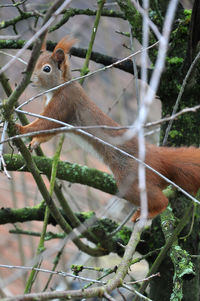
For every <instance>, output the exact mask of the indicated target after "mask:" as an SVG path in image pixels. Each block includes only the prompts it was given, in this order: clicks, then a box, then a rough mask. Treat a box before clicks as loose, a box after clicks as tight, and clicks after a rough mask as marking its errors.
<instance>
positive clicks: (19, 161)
mask: <svg viewBox="0 0 200 301" xmlns="http://www.w3.org/2000/svg"><path fill="white" fill-rule="evenodd" d="M32 158H33V160H34V162H35V164H36V166H37V168H38V169H39V170H40V172H41V173H43V174H45V175H48V176H50V173H51V167H52V159H50V158H46V157H37V156H33V157H32ZM4 160H5V163H6V166H7V169H8V170H10V171H23V172H24V171H29V170H28V167H27V166H26V164H25V160H24V159H23V157H22V156H21V155H13V156H11V155H4ZM57 178H58V179H60V180H65V181H69V182H71V183H80V184H84V185H88V186H91V187H94V188H97V189H100V190H102V191H104V192H108V193H110V194H116V193H117V186H116V183H115V180H114V178H113V176H112V175H109V174H107V173H105V172H101V171H99V170H97V169H95V168H88V167H87V166H81V165H79V164H76V163H73V164H72V163H68V162H62V161H60V162H59V164H58V170H57Z"/></svg>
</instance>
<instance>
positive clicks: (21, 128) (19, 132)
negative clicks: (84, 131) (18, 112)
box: [15, 123, 23, 134]
mask: <svg viewBox="0 0 200 301" xmlns="http://www.w3.org/2000/svg"><path fill="white" fill-rule="evenodd" d="M15 128H16V131H17V133H18V134H23V126H22V125H20V124H18V123H15Z"/></svg>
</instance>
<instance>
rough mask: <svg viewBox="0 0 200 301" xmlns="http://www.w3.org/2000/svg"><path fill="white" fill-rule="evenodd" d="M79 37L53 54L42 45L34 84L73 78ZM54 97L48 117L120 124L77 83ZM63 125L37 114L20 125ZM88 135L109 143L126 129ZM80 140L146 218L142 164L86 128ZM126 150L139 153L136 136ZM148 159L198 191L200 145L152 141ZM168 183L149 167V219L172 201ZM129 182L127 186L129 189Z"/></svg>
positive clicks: (25, 129)
mask: <svg viewBox="0 0 200 301" xmlns="http://www.w3.org/2000/svg"><path fill="white" fill-rule="evenodd" d="M74 43H75V40H73V39H69V38H67V37H64V38H63V39H61V40H60V42H59V43H58V44H57V45H56V47H55V49H54V51H53V53H51V52H48V51H46V48H45V45H43V46H42V50H41V55H40V57H39V59H38V61H37V63H36V67H35V69H34V72H33V75H32V82H33V85H34V86H36V87H37V88H39V89H43V90H47V89H51V88H53V87H55V86H58V85H60V84H62V83H65V82H67V81H69V80H71V73H70V66H69V61H68V54H69V51H70V49H71V47H72V45H73V44H74ZM49 98H50V101H49V102H48V104H47V105H46V106H45V108H44V111H43V112H42V114H41V115H43V116H47V117H50V118H53V119H56V120H59V121H62V122H65V123H68V124H71V125H72V126H94V125H97V126H98V125H99V126H101V125H106V126H111V127H117V126H119V124H118V123H117V122H115V121H114V120H112V119H111V118H110V117H109V116H107V115H106V114H104V113H103V112H102V111H101V110H100V108H99V107H98V106H97V105H96V104H95V103H94V102H93V101H91V100H90V98H89V97H88V96H87V95H86V93H85V91H84V89H83V88H82V86H81V85H80V84H79V83H78V82H77V81H73V82H71V83H69V84H67V85H63V86H62V87H60V88H58V89H57V90H55V91H53V92H52V93H51V94H50V95H49ZM60 126H61V125H60V124H58V123H55V122H53V121H49V120H45V119H41V118H37V119H35V120H34V121H33V122H31V123H30V124H28V125H26V126H21V125H19V124H16V127H17V130H18V132H19V133H20V134H25V133H30V132H34V131H40V130H49V129H53V128H59V127H60ZM86 131H87V132H88V133H90V134H92V135H94V136H96V137H98V138H100V139H102V140H104V141H106V142H109V141H111V140H112V138H113V137H120V136H121V135H123V134H124V133H125V130H123V129H120V130H118V131H115V130H112V129H110V130H106V129H105V128H93V129H92V128H90V129H87V130H86ZM53 135H55V134H40V135H37V136H35V137H33V139H32V141H31V143H30V148H31V149H34V148H36V147H37V146H38V145H39V144H40V143H43V142H46V141H48V140H49V139H51V138H52V137H53ZM69 135H71V136H72V138H75V140H78V141H79V143H80V144H81V145H82V147H86V150H87V149H88V147H89V149H91V150H92V151H94V152H95V153H97V154H98V155H99V156H100V157H101V158H102V159H103V161H104V163H105V164H106V165H108V166H109V168H110V169H111V171H112V173H113V174H114V177H115V180H116V183H117V187H118V191H119V193H120V192H121V194H122V195H123V198H124V199H126V200H128V201H129V202H131V203H133V204H134V205H135V206H137V207H138V210H137V211H136V212H135V213H134V215H133V217H132V221H133V222H135V221H136V220H137V219H138V218H139V217H140V208H139V207H140V193H139V188H138V163H137V162H136V161H134V160H133V159H132V158H129V157H127V156H126V155H124V154H123V153H121V152H119V151H117V150H116V149H113V148H111V147H109V146H108V145H105V144H102V143H100V142H99V141H98V140H95V139H92V137H90V136H85V135H84V134H83V133H81V131H79V132H78V131H75V130H74V131H72V132H70V133H69ZM119 148H120V149H122V150H123V151H125V152H127V153H129V154H130V155H133V156H135V157H138V140H137V138H136V137H133V138H132V139H130V140H129V141H126V142H125V143H123V144H121V145H119ZM145 163H146V164H148V165H149V166H151V167H152V168H154V169H155V170H157V171H158V172H159V173H161V174H162V175H164V176H165V177H167V178H168V179H170V180H171V181H173V182H175V183H176V184H177V185H179V186H180V187H182V188H183V189H185V190H186V191H187V192H189V193H191V194H193V195H195V194H196V193H197V191H198V189H199V188H200V149H198V148H195V147H180V148H175V147H159V146H156V145H153V144H149V143H146V157H145ZM167 185H168V183H167V182H166V181H165V180H164V179H163V178H161V177H160V176H159V175H157V174H156V173H154V172H153V171H151V170H149V169H146V189H147V197H148V218H149V219H152V218H154V217H155V216H157V215H158V214H160V213H161V212H162V211H164V210H165V209H166V207H167V205H168V199H167V197H166V196H165V195H164V194H163V192H162V190H163V189H164V188H166V186H167ZM125 186H126V189H124V187H125Z"/></svg>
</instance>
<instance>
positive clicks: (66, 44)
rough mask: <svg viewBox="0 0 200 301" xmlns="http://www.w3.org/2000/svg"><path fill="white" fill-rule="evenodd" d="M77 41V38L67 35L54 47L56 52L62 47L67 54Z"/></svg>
mask: <svg viewBox="0 0 200 301" xmlns="http://www.w3.org/2000/svg"><path fill="white" fill-rule="evenodd" d="M76 41H77V40H75V39H70V38H69V37H68V36H66V37H64V38H62V39H61V40H60V41H59V42H58V44H57V45H56V47H55V49H54V52H56V50H57V49H62V50H63V51H64V53H65V54H67V53H69V51H70V49H71V48H72V46H73V45H74V44H75V43H76Z"/></svg>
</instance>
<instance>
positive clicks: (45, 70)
mask: <svg viewBox="0 0 200 301" xmlns="http://www.w3.org/2000/svg"><path fill="white" fill-rule="evenodd" d="M42 70H43V71H44V72H47V73H49V72H50V71H51V67H50V66H49V65H46V66H44V67H43V69H42Z"/></svg>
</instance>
